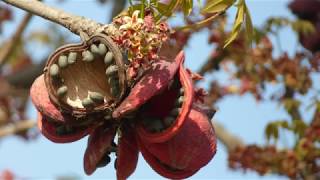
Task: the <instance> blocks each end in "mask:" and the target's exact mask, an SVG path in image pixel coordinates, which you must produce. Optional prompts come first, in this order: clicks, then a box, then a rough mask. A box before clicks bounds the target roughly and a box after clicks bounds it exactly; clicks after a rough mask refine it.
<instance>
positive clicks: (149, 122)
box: [143, 87, 184, 133]
mask: <svg viewBox="0 0 320 180" xmlns="http://www.w3.org/2000/svg"><path fill="white" fill-rule="evenodd" d="M183 102H184V89H183V87H181V88H180V89H179V93H178V96H177V97H176V99H175V102H174V107H173V108H172V109H171V110H170V112H169V114H168V115H167V116H166V117H165V118H153V117H146V118H144V119H143V124H144V126H145V127H146V129H147V130H148V131H150V132H152V133H157V132H162V131H164V130H165V129H167V128H169V127H170V126H171V125H172V124H173V123H174V122H175V121H176V119H177V117H178V115H179V114H180V112H181V107H182V105H183Z"/></svg>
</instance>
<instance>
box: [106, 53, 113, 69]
mask: <svg viewBox="0 0 320 180" xmlns="http://www.w3.org/2000/svg"><path fill="white" fill-rule="evenodd" d="M112 62H113V53H112V52H111V51H109V52H107V54H106V56H105V57H104V63H105V64H106V65H107V66H109V65H110V64H112Z"/></svg>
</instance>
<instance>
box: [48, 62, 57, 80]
mask: <svg viewBox="0 0 320 180" xmlns="http://www.w3.org/2000/svg"><path fill="white" fill-rule="evenodd" d="M49 73H50V76H52V77H57V76H58V75H59V66H58V65H57V64H52V65H51V66H50V69H49Z"/></svg>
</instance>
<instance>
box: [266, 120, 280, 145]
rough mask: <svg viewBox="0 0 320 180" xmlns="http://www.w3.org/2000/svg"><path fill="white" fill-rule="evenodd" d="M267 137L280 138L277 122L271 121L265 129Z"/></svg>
mask: <svg viewBox="0 0 320 180" xmlns="http://www.w3.org/2000/svg"><path fill="white" fill-rule="evenodd" d="M265 134H266V138H267V140H268V141H269V140H270V139H271V138H274V139H275V140H278V138H279V129H278V127H277V124H275V123H273V122H272V123H269V124H268V125H267V127H266V129H265Z"/></svg>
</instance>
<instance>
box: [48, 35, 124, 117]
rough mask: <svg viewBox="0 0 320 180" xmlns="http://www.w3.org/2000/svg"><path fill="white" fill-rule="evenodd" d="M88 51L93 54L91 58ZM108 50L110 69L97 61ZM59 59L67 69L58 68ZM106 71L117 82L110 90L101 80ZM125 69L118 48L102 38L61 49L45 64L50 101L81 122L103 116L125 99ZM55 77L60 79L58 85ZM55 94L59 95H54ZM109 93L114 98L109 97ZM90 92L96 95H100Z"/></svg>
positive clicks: (92, 38)
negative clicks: (89, 117)
mask: <svg viewBox="0 0 320 180" xmlns="http://www.w3.org/2000/svg"><path fill="white" fill-rule="evenodd" d="M90 50H92V51H93V52H95V54H94V55H93V53H92V52H91V51H90ZM108 50H109V56H110V54H111V55H112V67H110V66H109V67H108V66H106V65H105V63H104V61H102V60H100V59H101V58H102V57H103V58H104V56H100V54H106V52H107V51H108ZM96 53H98V54H96ZM79 54H80V55H79ZM96 55H99V57H98V56H96ZM61 56H65V57H66V59H67V64H68V65H67V66H66V67H65V63H64V64H63V63H62V64H63V65H62V66H61V60H60V63H59V59H61V58H60V57H61ZM65 57H64V58H63V59H65ZM79 59H81V60H79ZM88 62H90V63H88ZM69 64H72V66H71V65H69ZM59 65H60V66H61V67H65V68H64V69H63V71H61V70H60V67H59ZM108 68H109V70H108V72H110V74H112V76H108V77H113V78H114V81H116V82H113V83H112V85H114V87H115V88H114V87H111V85H110V84H109V83H108V81H107V80H106V78H104V77H106V75H105V74H106V71H107V69H108ZM125 68H126V67H125V65H124V63H123V57H122V52H121V51H120V49H119V47H118V46H117V45H116V44H115V43H114V42H113V40H112V39H111V38H109V37H108V36H106V35H104V34H97V35H94V36H92V37H91V38H90V39H89V40H87V41H86V42H84V43H81V44H70V45H64V46H62V47H61V48H58V49H57V50H56V51H55V52H54V53H53V54H52V55H51V56H50V57H49V59H48V61H47V64H46V69H48V71H45V73H44V76H45V85H46V88H47V90H48V94H49V97H50V101H51V102H52V104H53V105H54V106H56V107H57V108H58V109H60V110H62V111H63V112H64V113H68V114H72V116H74V117H79V118H80V117H81V118H82V119H88V118H87V117H86V116H91V115H93V114H97V113H98V112H102V113H103V114H104V112H105V111H106V110H112V109H113V108H114V107H116V106H117V104H119V102H120V100H121V98H122V97H123V96H124V93H125V89H126V69H125ZM61 69H62V68H61ZM59 70H60V71H59ZM57 77H59V81H57ZM107 79H108V78H107ZM62 80H63V81H62ZM64 85H65V86H66V87H68V88H67V93H66V94H64V93H65V92H64V91H65V90H64V91H62V90H63V89H64V88H62V89H60V90H59V88H61V87H62V86H64ZM115 85H116V86H115ZM111 89H113V90H111ZM58 90H59V93H57V91H58ZM111 91H112V92H113V93H114V96H112V95H111ZM89 92H99V94H96V93H89ZM88 93H89V96H88ZM58 94H59V95H58ZM62 97H63V98H62ZM79 99H80V100H79ZM79 118H78V119H79ZM75 123H76V122H75Z"/></svg>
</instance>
